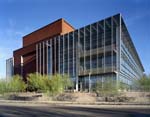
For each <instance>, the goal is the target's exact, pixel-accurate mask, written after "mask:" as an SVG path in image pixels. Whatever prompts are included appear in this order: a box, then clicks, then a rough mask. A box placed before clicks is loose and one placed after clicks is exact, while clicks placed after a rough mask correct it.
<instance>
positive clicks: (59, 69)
mask: <svg viewBox="0 0 150 117" xmlns="http://www.w3.org/2000/svg"><path fill="white" fill-rule="evenodd" d="M58 73H59V74H60V36H58Z"/></svg>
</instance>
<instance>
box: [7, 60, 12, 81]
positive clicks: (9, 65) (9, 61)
mask: <svg viewBox="0 0 150 117" xmlns="http://www.w3.org/2000/svg"><path fill="white" fill-rule="evenodd" d="M13 74H14V63H13V58H9V59H7V60H6V79H7V80H8V79H10V78H12V76H13Z"/></svg>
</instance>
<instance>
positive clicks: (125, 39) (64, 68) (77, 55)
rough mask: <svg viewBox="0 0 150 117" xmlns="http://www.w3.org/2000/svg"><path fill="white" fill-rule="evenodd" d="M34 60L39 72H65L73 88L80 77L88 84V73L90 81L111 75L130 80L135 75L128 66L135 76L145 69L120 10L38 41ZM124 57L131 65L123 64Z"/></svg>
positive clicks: (122, 79) (110, 76)
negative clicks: (69, 30)
mask: <svg viewBox="0 0 150 117" xmlns="http://www.w3.org/2000/svg"><path fill="white" fill-rule="evenodd" d="M123 48H125V49H123ZM124 50H128V51H124ZM125 52H126V53H128V54H125V55H124V53H125ZM127 55H129V56H128V58H126V57H124V56H127ZM124 58H126V59H124ZM36 60H37V62H36V64H37V65H36V70H37V72H38V73H41V74H54V73H60V74H68V75H69V76H70V77H71V78H72V80H73V81H74V82H75V83H76V88H77V85H78V82H79V81H80V79H82V81H84V82H85V84H87V82H89V81H87V77H88V76H89V75H90V76H91V80H93V82H92V83H94V82H95V81H97V80H101V81H103V80H105V79H107V78H113V79H115V80H116V81H119V80H120V81H122V82H124V83H127V84H131V83H130V81H132V79H134V78H135V77H133V75H131V73H129V70H132V71H133V72H134V76H136V77H137V76H141V75H142V74H143V71H144V69H143V67H142V64H141V62H140V60H139V57H138V56H137V52H136V50H135V48H134V45H133V43H132V41H131V38H130V36H129V33H128V32H127V29H126V26H125V24H124V22H123V19H122V17H121V15H120V14H118V15H115V16H112V17H109V18H106V19H104V20H102V21H98V22H96V23H93V24H90V25H87V26H85V27H82V28H80V29H78V30H75V31H73V32H70V33H67V34H65V35H61V36H57V37H54V38H52V39H48V40H47V41H43V42H40V43H38V44H37V45H36ZM126 61H131V62H130V64H132V65H128V66H127V65H125V64H124V63H125V62H126ZM126 63H127V62H126ZM123 64H124V66H127V67H126V69H128V73H127V74H128V75H126V76H125V75H122V74H123V72H122V71H123V70H124V69H125V67H124V66H123ZM135 70H137V71H138V72H135ZM124 72H127V70H126V71H125V70H124ZM125 80H127V82H126V81H125Z"/></svg>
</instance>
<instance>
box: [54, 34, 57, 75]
mask: <svg viewBox="0 0 150 117" xmlns="http://www.w3.org/2000/svg"><path fill="white" fill-rule="evenodd" d="M53 39H54V61H55V63H54V66H55V67H54V68H55V69H54V74H55V73H56V43H57V42H56V41H57V40H56V39H57V38H56V37H55V38H53Z"/></svg>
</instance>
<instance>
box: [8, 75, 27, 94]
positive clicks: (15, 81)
mask: <svg viewBox="0 0 150 117" xmlns="http://www.w3.org/2000/svg"><path fill="white" fill-rule="evenodd" d="M26 87H27V85H26V84H25V82H24V81H23V80H22V78H21V76H19V75H14V76H13V78H12V79H11V80H10V81H8V88H9V91H10V92H23V91H25V90H26Z"/></svg>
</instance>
